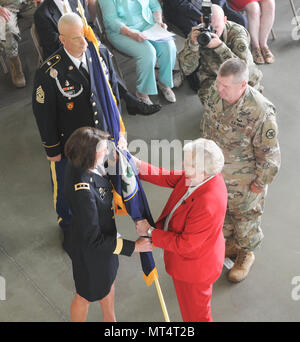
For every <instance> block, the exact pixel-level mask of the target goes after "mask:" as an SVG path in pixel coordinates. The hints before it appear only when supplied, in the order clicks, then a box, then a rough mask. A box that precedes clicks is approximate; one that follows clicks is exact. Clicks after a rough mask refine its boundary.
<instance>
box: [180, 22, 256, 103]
mask: <svg viewBox="0 0 300 342" xmlns="http://www.w3.org/2000/svg"><path fill="white" fill-rule="evenodd" d="M190 35H191V34H190ZM190 35H189V37H188V38H187V39H186V40H185V44H184V48H183V50H182V51H180V53H179V55H178V60H179V63H180V67H181V69H182V71H183V73H184V74H185V75H190V74H191V73H193V72H194V71H195V70H196V69H197V68H198V67H199V71H200V84H201V86H200V90H199V93H198V95H199V97H200V100H201V102H202V103H203V101H204V97H205V95H206V93H207V91H208V89H209V88H210V86H211V85H212V83H213V82H214V81H215V79H216V78H217V73H218V70H219V67H220V66H221V64H222V63H223V62H225V61H226V60H228V59H230V58H240V59H242V60H243V61H244V62H246V63H247V65H248V68H249V84H250V85H251V86H253V87H255V88H257V89H259V87H260V84H259V82H260V81H261V79H262V72H261V71H260V70H259V69H258V68H257V67H256V66H255V64H254V62H253V57H252V54H251V51H250V49H249V45H250V35H249V32H248V31H247V30H246V29H245V28H244V27H243V26H241V25H239V24H236V23H233V22H231V21H227V22H226V24H225V28H224V31H223V34H222V36H221V38H220V39H221V40H222V44H221V45H220V46H219V47H217V48H215V49H210V48H206V47H204V48H199V45H193V44H192V42H191V40H190Z"/></svg>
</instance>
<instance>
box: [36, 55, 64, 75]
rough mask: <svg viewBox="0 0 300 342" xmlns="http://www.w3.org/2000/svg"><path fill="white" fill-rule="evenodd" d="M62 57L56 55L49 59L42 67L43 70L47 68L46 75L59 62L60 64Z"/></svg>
mask: <svg viewBox="0 0 300 342" xmlns="http://www.w3.org/2000/svg"><path fill="white" fill-rule="evenodd" d="M60 60H61V56H60V55H54V56H52V57H50V58H49V59H47V60H46V61H45V62H44V63H43V64H42V65H41V68H46V71H45V73H47V72H48V71H49V70H50V69H52V68H53V67H54V65H56V64H57V63H58V62H60Z"/></svg>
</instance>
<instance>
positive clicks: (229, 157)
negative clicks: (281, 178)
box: [202, 82, 280, 251]
mask: <svg viewBox="0 0 300 342" xmlns="http://www.w3.org/2000/svg"><path fill="white" fill-rule="evenodd" d="M224 103H225V102H224V101H223V100H222V99H221V98H220V96H219V93H218V91H217V88H216V82H215V83H214V84H213V86H212V87H211V89H210V90H209V91H208V95H207V98H206V101H205V104H204V113H203V122H202V124H203V127H202V129H203V132H204V133H203V137H204V138H207V139H212V140H214V141H215V142H216V143H217V144H218V145H219V147H220V148H221V149H222V151H223V153H224V157H225V166H224V169H223V176H224V179H225V182H226V185H227V190H228V208H227V213H226V218H225V223H224V229H223V231H224V236H225V237H226V238H230V237H232V238H233V239H234V240H235V242H236V243H237V244H238V245H239V246H240V247H242V248H244V249H246V250H249V251H252V250H254V249H255V248H256V247H258V246H259V245H260V242H261V240H262V238H263V233H262V230H261V227H260V223H261V215H262V213H263V210H264V200H265V196H266V193H267V185H268V184H270V183H271V182H272V181H273V179H274V177H275V175H276V174H277V172H278V170H279V167H280V150H279V145H278V140H277V136H278V128H277V124H276V118H275V108H274V105H273V104H272V103H271V102H269V101H268V100H267V99H266V98H265V97H264V96H263V95H261V94H260V93H259V92H258V91H257V90H255V89H254V88H252V87H250V86H247V88H246V91H245V93H244V94H243V96H242V97H241V98H240V99H239V100H238V101H237V102H236V103H234V104H232V105H227V106H225V107H224ZM252 182H253V183H254V185H255V186H256V187H258V188H260V189H262V190H263V192H262V193H260V194H256V193H253V192H251V191H250V188H249V187H250V184H251V183H252Z"/></svg>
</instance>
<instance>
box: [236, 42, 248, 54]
mask: <svg viewBox="0 0 300 342" xmlns="http://www.w3.org/2000/svg"><path fill="white" fill-rule="evenodd" d="M237 49H238V50H239V52H244V51H246V49H247V46H246V45H245V44H244V43H239V44H238V46H237Z"/></svg>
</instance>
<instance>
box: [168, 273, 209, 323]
mask: <svg viewBox="0 0 300 342" xmlns="http://www.w3.org/2000/svg"><path fill="white" fill-rule="evenodd" d="M173 282H174V286H175V291H176V295H177V299H178V303H179V307H180V311H181V316H182V319H183V321H184V322H212V321H213V319H212V316H211V295H212V288H213V285H212V284H211V285H204V284H197V283H193V284H192V283H186V282H184V281H180V280H177V279H175V278H173Z"/></svg>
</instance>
